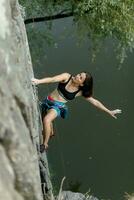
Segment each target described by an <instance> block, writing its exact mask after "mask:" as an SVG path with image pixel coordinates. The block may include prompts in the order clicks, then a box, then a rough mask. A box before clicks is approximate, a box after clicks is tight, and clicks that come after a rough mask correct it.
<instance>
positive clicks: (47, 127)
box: [43, 109, 57, 149]
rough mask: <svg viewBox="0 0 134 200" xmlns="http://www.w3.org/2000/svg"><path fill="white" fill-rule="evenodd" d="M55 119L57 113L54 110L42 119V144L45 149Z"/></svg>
mask: <svg viewBox="0 0 134 200" xmlns="http://www.w3.org/2000/svg"><path fill="white" fill-rule="evenodd" d="M56 117H57V112H56V111H55V110H54V109H50V110H49V111H48V113H47V114H46V115H45V117H44V118H43V144H44V146H45V149H47V148H48V141H49V138H50V136H51V132H52V121H53V120H54V119H55V118H56Z"/></svg>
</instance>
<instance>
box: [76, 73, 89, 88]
mask: <svg viewBox="0 0 134 200" xmlns="http://www.w3.org/2000/svg"><path fill="white" fill-rule="evenodd" d="M85 79H86V73H85V72H82V73H80V74H77V75H75V76H74V79H73V80H74V82H75V83H78V84H79V85H81V86H82V85H83V83H84V81H85Z"/></svg>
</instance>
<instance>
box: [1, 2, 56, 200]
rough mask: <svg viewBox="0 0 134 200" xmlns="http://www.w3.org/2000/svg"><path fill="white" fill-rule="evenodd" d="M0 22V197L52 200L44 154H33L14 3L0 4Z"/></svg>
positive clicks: (30, 101) (30, 97) (32, 100)
mask: <svg viewBox="0 0 134 200" xmlns="http://www.w3.org/2000/svg"><path fill="white" fill-rule="evenodd" d="M0 19H1V27H0V199H1V200H43V199H53V195H52V186H51V182H50V179H49V171H48V165H47V159H46V155H43V154H42V155H41V154H40V153H39V151H38V152H37V149H39V140H40V139H39V133H40V135H41V120H40V116H39V109H38V107H37V105H38V104H37V96H36V89H35V88H34V87H33V86H32V84H31V78H32V77H33V71H32V64H31V58H30V53H29V47H28V42H27V36H26V31H25V26H24V23H23V19H22V17H21V14H20V10H19V5H18V1H17V0H0ZM44 154H45V153H44ZM39 168H40V169H41V179H42V185H41V180H40V170H39ZM41 186H42V188H41ZM42 189H43V192H44V193H43V194H42Z"/></svg>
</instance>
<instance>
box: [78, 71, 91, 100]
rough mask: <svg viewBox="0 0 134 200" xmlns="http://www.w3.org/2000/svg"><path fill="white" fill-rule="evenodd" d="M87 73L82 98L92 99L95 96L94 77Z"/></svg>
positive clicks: (82, 88)
mask: <svg viewBox="0 0 134 200" xmlns="http://www.w3.org/2000/svg"><path fill="white" fill-rule="evenodd" d="M84 73H86V78H85V81H84V82H83V86H81V87H80V88H81V91H82V96H84V97H91V96H92V95H93V77H92V75H91V74H90V73H88V72H84Z"/></svg>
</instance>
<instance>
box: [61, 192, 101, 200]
mask: <svg viewBox="0 0 134 200" xmlns="http://www.w3.org/2000/svg"><path fill="white" fill-rule="evenodd" d="M60 200H98V199H97V198H96V197H93V196H92V195H89V196H85V195H83V194H81V193H74V192H70V191H62V193H61V199H60Z"/></svg>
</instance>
